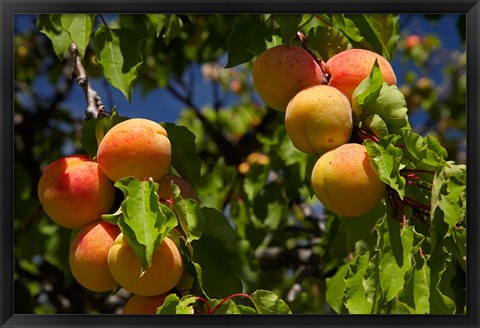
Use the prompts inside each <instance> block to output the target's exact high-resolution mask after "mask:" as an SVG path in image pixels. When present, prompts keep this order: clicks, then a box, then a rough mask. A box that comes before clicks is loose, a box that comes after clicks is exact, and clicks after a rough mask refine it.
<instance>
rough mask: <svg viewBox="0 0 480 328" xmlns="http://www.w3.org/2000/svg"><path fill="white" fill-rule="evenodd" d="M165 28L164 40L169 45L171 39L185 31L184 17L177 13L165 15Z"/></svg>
mask: <svg viewBox="0 0 480 328" xmlns="http://www.w3.org/2000/svg"><path fill="white" fill-rule="evenodd" d="M164 24H165V25H164V29H163V34H162V36H163V40H164V41H165V44H166V45H167V46H168V45H169V44H170V41H171V40H172V39H174V38H176V37H177V36H179V35H180V33H182V31H183V21H182V19H181V18H180V17H179V16H178V15H176V14H168V15H165V21H164Z"/></svg>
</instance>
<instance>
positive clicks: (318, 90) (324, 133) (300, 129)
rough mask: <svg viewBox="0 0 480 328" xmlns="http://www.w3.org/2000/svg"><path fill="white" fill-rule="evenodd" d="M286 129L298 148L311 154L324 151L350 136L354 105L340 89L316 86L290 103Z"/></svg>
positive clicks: (336, 145) (344, 141) (340, 143)
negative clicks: (351, 104) (352, 105)
mask: <svg viewBox="0 0 480 328" xmlns="http://www.w3.org/2000/svg"><path fill="white" fill-rule="evenodd" d="M285 128H286V131H287V134H288V136H289V137H290V139H291V141H292V143H293V145H294V146H295V147H296V148H298V149H299V150H301V151H302V152H304V153H307V154H313V153H316V154H322V153H324V152H326V151H328V150H330V149H332V148H336V147H338V146H340V145H343V144H344V143H346V142H348V140H349V139H350V136H351V135H352V129H353V123H352V107H351V106H350V102H349V100H348V98H347V97H345V95H344V94H343V93H342V92H340V91H338V89H336V88H334V87H331V86H328V85H316V86H312V87H309V88H306V89H303V90H302V91H300V92H299V93H297V94H296V95H295V96H294V97H293V98H292V100H291V101H290V103H289V104H288V106H287V110H286V113H285Z"/></svg>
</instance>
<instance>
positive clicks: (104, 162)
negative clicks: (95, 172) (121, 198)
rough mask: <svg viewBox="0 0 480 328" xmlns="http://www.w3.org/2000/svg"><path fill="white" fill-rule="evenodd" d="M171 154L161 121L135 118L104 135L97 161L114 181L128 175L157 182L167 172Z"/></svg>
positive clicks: (119, 124)
mask: <svg viewBox="0 0 480 328" xmlns="http://www.w3.org/2000/svg"><path fill="white" fill-rule="evenodd" d="M171 156H172V147H171V144H170V140H169V139H168V135H167V131H166V130H165V129H164V128H163V127H162V126H161V125H160V124H158V123H156V122H154V121H151V120H147V119H143V118H132V119H128V120H126V121H123V122H120V123H118V124H117V125H115V126H113V127H112V128H111V129H110V130H109V131H108V132H107V133H106V134H105V136H104V137H103V139H102V141H101V142H100V144H99V145H98V152H97V161H98V164H99V165H100V168H101V169H102V171H103V172H104V173H105V174H106V175H107V176H108V177H109V178H110V180H112V181H117V180H119V179H121V178H124V177H127V176H133V177H135V178H137V179H139V180H143V179H144V178H148V177H151V178H153V180H154V181H158V180H160V178H161V177H162V176H163V175H164V174H165V172H166V171H167V168H168V166H169V165H170V160H171Z"/></svg>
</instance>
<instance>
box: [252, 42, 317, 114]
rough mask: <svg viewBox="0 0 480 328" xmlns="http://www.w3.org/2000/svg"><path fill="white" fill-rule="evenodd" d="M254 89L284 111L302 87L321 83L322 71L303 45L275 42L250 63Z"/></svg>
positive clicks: (269, 102)
mask: <svg viewBox="0 0 480 328" xmlns="http://www.w3.org/2000/svg"><path fill="white" fill-rule="evenodd" d="M252 78H253V84H254V86H255V90H257V92H258V94H259V95H260V97H261V98H262V99H263V101H264V102H265V103H266V104H267V105H268V106H270V107H272V108H273V109H276V110H278V111H282V112H284V111H285V109H286V108H287V104H288V102H289V101H290V99H292V97H293V96H295V94H296V93H297V92H299V91H300V90H302V89H303V88H306V87H309V86H312V85H317V84H322V83H323V73H322V70H321V69H320V66H319V65H318V64H317V63H316V62H315V60H314V59H313V57H312V56H311V55H310V54H309V53H308V52H307V51H306V50H304V49H303V48H300V47H297V46H290V47H289V46H286V45H278V46H275V47H272V48H269V49H267V50H265V51H264V52H263V53H261V54H260V56H258V58H257V59H256V61H255V62H254V63H253V66H252Z"/></svg>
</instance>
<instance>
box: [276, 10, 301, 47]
mask: <svg viewBox="0 0 480 328" xmlns="http://www.w3.org/2000/svg"><path fill="white" fill-rule="evenodd" d="M273 17H274V19H275V21H276V22H277V23H278V25H279V26H280V37H281V38H282V41H283V43H284V44H286V45H291V43H292V40H293V38H294V37H295V35H296V34H297V32H298V27H299V25H300V23H301V22H302V15H300V14H275V15H274V16H273Z"/></svg>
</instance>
